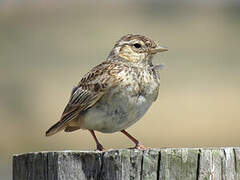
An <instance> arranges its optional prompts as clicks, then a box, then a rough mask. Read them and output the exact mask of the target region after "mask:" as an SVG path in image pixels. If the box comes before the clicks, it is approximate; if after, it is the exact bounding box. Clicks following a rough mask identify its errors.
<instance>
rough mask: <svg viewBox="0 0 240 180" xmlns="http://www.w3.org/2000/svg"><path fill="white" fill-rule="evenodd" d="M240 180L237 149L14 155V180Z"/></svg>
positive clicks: (175, 149)
mask: <svg viewBox="0 0 240 180" xmlns="http://www.w3.org/2000/svg"><path fill="white" fill-rule="evenodd" d="M98 179H99V180H120V179H121V180H128V179H130V180H135V179H136V180H152V179H156V180H157V179H159V180H240V148H207V149H202V148H201V149H198V148H179V149H178V148H167V149H148V150H146V151H141V150H135V149H131V150H130V149H121V150H109V151H106V152H95V151H57V152H36V153H27V154H20V155H14V156H13V180H98Z"/></svg>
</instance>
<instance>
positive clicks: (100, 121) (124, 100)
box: [46, 34, 167, 150]
mask: <svg viewBox="0 0 240 180" xmlns="http://www.w3.org/2000/svg"><path fill="white" fill-rule="evenodd" d="M166 50H167V49H166V48H163V47H160V46H158V45H157V43H155V42H154V41H153V40H151V39H150V38H147V37H146V36H142V35H132V34H128V35H126V36H123V37H122V38H121V39H120V40H119V41H117V42H116V44H115V46H114V48H113V49H112V51H111V52H110V54H109V56H108V58H107V60H106V61H104V62H102V63H101V64H99V65H98V66H96V67H94V68H93V69H92V70H91V71H89V72H88V73H87V74H86V75H85V76H84V77H83V78H82V79H81V81H80V82H79V84H78V85H77V86H76V87H74V88H73V90H72V93H71V96H70V99H69V102H68V104H67V106H66V108H65V109H64V111H63V114H62V117H61V119H60V121H59V122H57V123H56V124H54V125H53V126H52V127H51V128H50V129H49V130H48V131H47V132H46V136H51V135H53V134H55V133H57V132H59V131H61V130H64V131H65V132H72V131H75V130H78V129H88V130H89V131H90V132H91V134H92V136H93V137H94V140H95V142H96V144H97V149H98V150H103V146H102V145H101V144H100V143H99V141H98V140H97V137H96V135H95V133H94V130H96V131H100V132H104V133H113V132H116V131H121V132H122V133H124V134H125V135H126V136H127V137H129V138H130V139H131V140H132V141H133V142H134V143H135V144H136V148H139V149H145V147H144V146H143V145H142V144H140V143H139V142H138V141H137V140H136V139H135V138H134V137H132V136H131V135H130V134H128V133H127V132H126V131H125V129H126V128H128V127H129V126H131V125H132V124H134V123H135V122H136V121H138V120H139V119H140V118H141V117H142V116H143V115H144V114H145V113H146V111H147V110H148V108H149V107H150V106H151V104H152V102H154V101H155V100H156V99H157V96H158V90H159V80H160V79H159V72H158V69H159V67H160V66H159V65H156V66H154V65H153V64H152V58H153V55H154V54H156V53H158V52H162V51H166Z"/></svg>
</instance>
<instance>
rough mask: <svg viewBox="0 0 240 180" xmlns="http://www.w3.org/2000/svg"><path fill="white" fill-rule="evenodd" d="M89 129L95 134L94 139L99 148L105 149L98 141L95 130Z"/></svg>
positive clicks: (100, 149)
mask: <svg viewBox="0 0 240 180" xmlns="http://www.w3.org/2000/svg"><path fill="white" fill-rule="evenodd" d="M89 131H90V133H91V135H92V136H93V138H94V140H95V142H96V145H97V150H99V151H103V150H104V148H103V146H102V145H101V144H100V142H99V141H98V139H97V136H96V135H95V132H94V131H93V130H89Z"/></svg>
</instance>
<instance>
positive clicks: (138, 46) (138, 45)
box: [133, 43, 142, 48]
mask: <svg viewBox="0 0 240 180" xmlns="http://www.w3.org/2000/svg"><path fill="white" fill-rule="evenodd" d="M133 46H134V47H135V48H141V47H142V45H141V44H139V43H135V44H133Z"/></svg>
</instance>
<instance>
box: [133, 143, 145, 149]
mask: <svg viewBox="0 0 240 180" xmlns="http://www.w3.org/2000/svg"><path fill="white" fill-rule="evenodd" d="M135 149H140V150H146V149H147V148H146V147H145V146H144V145H143V144H141V143H137V144H136V146H135Z"/></svg>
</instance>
